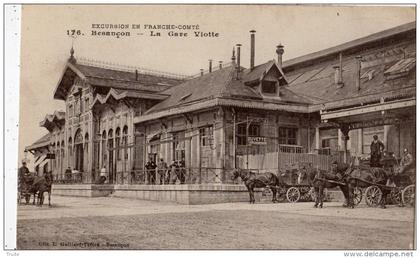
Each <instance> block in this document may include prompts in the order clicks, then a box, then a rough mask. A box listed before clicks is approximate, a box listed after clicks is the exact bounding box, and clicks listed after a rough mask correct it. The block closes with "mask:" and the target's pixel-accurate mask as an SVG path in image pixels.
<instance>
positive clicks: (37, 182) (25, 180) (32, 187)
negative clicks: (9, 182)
mask: <svg viewBox="0 0 420 258" xmlns="http://www.w3.org/2000/svg"><path fill="white" fill-rule="evenodd" d="M52 182H53V177H52V172H45V173H44V175H42V176H37V175H36V174H35V173H26V174H24V175H22V176H21V178H19V182H18V200H17V201H18V204H20V203H21V201H22V199H25V203H26V204H29V201H30V198H31V195H33V196H34V200H33V204H34V205H35V202H36V199H38V204H39V205H41V206H42V205H43V203H44V193H45V192H47V193H48V205H49V206H51V186H52Z"/></svg>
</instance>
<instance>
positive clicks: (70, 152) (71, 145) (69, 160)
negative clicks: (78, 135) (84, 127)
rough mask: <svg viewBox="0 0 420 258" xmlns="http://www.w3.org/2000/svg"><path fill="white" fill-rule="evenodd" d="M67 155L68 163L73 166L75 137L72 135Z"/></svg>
mask: <svg viewBox="0 0 420 258" xmlns="http://www.w3.org/2000/svg"><path fill="white" fill-rule="evenodd" d="M67 157H68V161H67V164H68V166H69V167H70V168H72V166H73V162H72V160H73V159H72V158H73V139H72V138H71V137H70V138H69V143H68V153H67Z"/></svg>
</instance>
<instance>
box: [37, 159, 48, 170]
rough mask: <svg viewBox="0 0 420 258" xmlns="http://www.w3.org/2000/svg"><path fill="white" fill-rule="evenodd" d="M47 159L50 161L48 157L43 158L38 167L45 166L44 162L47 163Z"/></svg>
mask: <svg viewBox="0 0 420 258" xmlns="http://www.w3.org/2000/svg"><path fill="white" fill-rule="evenodd" d="M48 161H50V160H49V159H44V160H43V161H42V162H41V163H39V168H40V169H41V168H43V167H44V166H45V164H47V163H48Z"/></svg>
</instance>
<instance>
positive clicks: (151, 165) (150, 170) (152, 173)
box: [145, 158, 157, 184]
mask: <svg viewBox="0 0 420 258" xmlns="http://www.w3.org/2000/svg"><path fill="white" fill-rule="evenodd" d="M145 167H146V172H147V177H148V179H149V180H148V182H149V184H154V183H155V182H156V167H157V166H156V163H155V161H154V160H153V158H150V159H149V161H148V162H147V163H146V166H145Z"/></svg>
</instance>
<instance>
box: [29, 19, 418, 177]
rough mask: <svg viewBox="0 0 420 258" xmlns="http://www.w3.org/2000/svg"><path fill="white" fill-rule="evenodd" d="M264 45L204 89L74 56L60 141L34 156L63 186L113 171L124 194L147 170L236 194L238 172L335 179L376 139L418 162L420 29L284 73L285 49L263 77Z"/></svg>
mask: <svg viewBox="0 0 420 258" xmlns="http://www.w3.org/2000/svg"><path fill="white" fill-rule="evenodd" d="M255 37H256V33H255V32H254V31H251V44H250V51H251V60H250V62H249V64H250V65H249V67H248V68H245V67H243V66H242V65H243V64H241V59H240V57H241V56H240V51H241V50H242V51H243V49H241V46H240V45H238V46H237V47H236V48H234V50H233V53H232V57H231V60H230V62H228V63H225V64H220V65H219V66H218V67H213V66H212V64H211V63H210V65H209V70H208V71H206V72H202V73H201V74H200V75H199V76H196V77H194V78H186V77H180V76H175V75H170V74H157V73H154V74H145V73H143V72H142V71H140V70H135V69H132V70H130V69H128V70H125V71H123V70H122V69H117V68H115V67H113V68H104V67H100V66H98V65H95V64H93V63H83V62H80V61H79V60H76V59H75V57H74V56H73V53H71V57H70V58H69V60H68V62H67V64H66V67H65V68H64V72H63V74H62V77H61V80H60V82H59V83H58V85H57V87H56V89H55V93H54V98H55V99H60V100H63V101H65V103H66V110H65V112H60V111H56V112H55V113H54V114H52V115H47V116H46V117H45V119H44V120H43V121H42V122H41V126H43V127H45V128H46V129H47V130H48V133H47V134H46V136H44V137H43V138H42V139H40V140H39V141H37V142H36V143H34V144H33V145H31V146H28V147H27V150H28V151H31V152H32V153H34V154H35V156H36V157H37V162H38V163H39V164H41V163H42V162H44V163H43V165H45V164H46V163H45V162H48V166H49V167H48V168H47V169H50V170H52V171H53V173H54V175H56V178H57V179H61V178H63V177H64V171H65V170H66V169H67V168H70V169H71V170H73V171H75V173H80V174H81V177H80V178H81V180H82V181H83V182H84V183H94V182H95V180H96V179H97V178H98V176H99V171H100V169H101V168H103V167H104V168H105V169H106V171H108V173H109V183H112V184H130V183H148V178H147V177H146V176H145V172H144V167H145V164H146V162H147V161H148V160H153V161H154V162H156V163H158V162H159V160H160V159H163V160H164V161H165V162H166V163H167V164H168V165H169V164H171V163H173V162H179V161H182V162H183V164H185V165H184V166H185V169H186V170H187V174H188V181H187V183H191V184H196V183H229V182H230V181H229V178H230V176H229V175H230V174H229V171H232V170H233V169H234V168H248V169H255V170H259V171H273V172H275V171H278V170H279V169H284V168H285V166H288V165H290V166H292V165H293V164H296V163H299V162H309V163H312V164H313V165H315V166H317V167H320V168H323V169H325V168H327V167H328V165H329V163H331V161H332V160H337V159H340V160H342V161H344V162H349V160H350V159H351V158H352V157H358V158H364V157H367V156H369V153H370V143H371V141H372V136H373V135H378V136H379V138H380V140H381V141H383V142H384V144H385V149H386V150H387V151H390V152H392V153H394V154H395V155H396V156H397V157H400V156H401V155H402V150H403V149H404V148H407V149H408V150H409V151H410V152H411V153H412V154H415V151H416V146H415V139H416V130H415V128H416V120H415V106H416V103H415V96H416V74H415V66H416V59H415V55H416V28H415V23H409V24H405V25H402V26H399V27H395V28H392V29H389V30H386V31H382V32H379V33H376V34H372V35H370V36H367V37H364V38H360V39H356V40H354V41H350V42H347V43H345V44H342V45H339V46H335V47H332V48H329V49H326V50H322V51H319V52H316V53H312V54H309V55H305V56H301V57H298V58H295V59H291V60H287V61H284V62H283V60H282V59H283V53H284V47H283V46H281V45H278V46H277V47H273V53H275V54H274V56H276V58H275V59H274V60H269V61H267V62H265V63H263V64H259V65H255V64H254V60H255V52H256V51H255V50H258V49H256V48H255ZM286 50H287V48H286ZM257 52H258V51H257ZM242 61H243V60H242ZM47 138H48V139H47ZM47 153H53V154H55V155H54V156H55V158H54V159H46V154H47ZM45 160H46V161H45Z"/></svg>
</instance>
